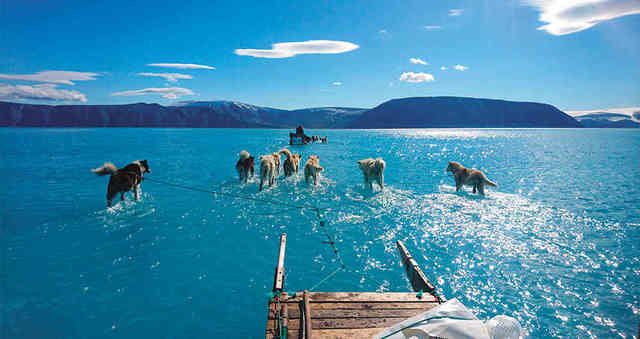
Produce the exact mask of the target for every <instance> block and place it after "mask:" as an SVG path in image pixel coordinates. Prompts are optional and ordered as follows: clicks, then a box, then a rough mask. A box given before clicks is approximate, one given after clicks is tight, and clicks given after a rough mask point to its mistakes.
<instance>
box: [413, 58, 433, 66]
mask: <svg viewBox="0 0 640 339" xmlns="http://www.w3.org/2000/svg"><path fill="white" fill-rule="evenodd" d="M409 62H410V63H412V64H414V65H428V64H429V63H428V62H426V61H424V60H422V59H420V58H410V59H409Z"/></svg>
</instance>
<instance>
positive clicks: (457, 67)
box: [453, 65, 469, 72]
mask: <svg viewBox="0 0 640 339" xmlns="http://www.w3.org/2000/svg"><path fill="white" fill-rule="evenodd" d="M453 69H455V70H456V71H460V72H464V71H466V70H468V69H469V67H467V66H463V65H455V66H453Z"/></svg>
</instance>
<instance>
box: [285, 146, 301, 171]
mask: <svg viewBox="0 0 640 339" xmlns="http://www.w3.org/2000/svg"><path fill="white" fill-rule="evenodd" d="M280 154H284V155H285V156H286V157H287V158H286V159H284V163H282V169H283V170H284V176H285V177H289V176H292V175H293V174H298V169H299V168H300V154H293V153H291V151H289V150H288V149H286V148H284V149H282V150H281V151H280Z"/></svg>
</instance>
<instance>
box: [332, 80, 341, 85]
mask: <svg viewBox="0 0 640 339" xmlns="http://www.w3.org/2000/svg"><path fill="white" fill-rule="evenodd" d="M331 84H332V85H334V86H342V81H334V82H333V83H331Z"/></svg>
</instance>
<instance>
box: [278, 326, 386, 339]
mask: <svg viewBox="0 0 640 339" xmlns="http://www.w3.org/2000/svg"><path fill="white" fill-rule="evenodd" d="M382 331H384V328H359V329H350V328H340V329H328V330H327V329H320V330H315V331H313V333H314V335H315V336H316V337H318V338H322V339H362V338H367V339H369V338H372V337H373V336H375V335H376V334H378V333H380V332H382ZM287 334H288V336H289V338H299V336H300V333H299V332H298V331H296V330H291V331H289V332H288V333H287Z"/></svg>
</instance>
